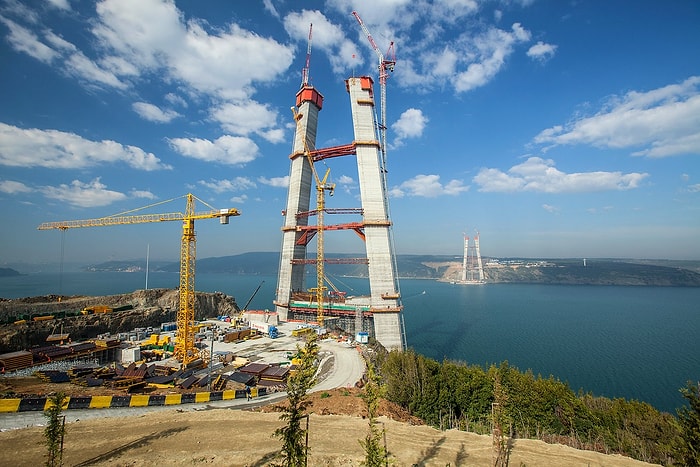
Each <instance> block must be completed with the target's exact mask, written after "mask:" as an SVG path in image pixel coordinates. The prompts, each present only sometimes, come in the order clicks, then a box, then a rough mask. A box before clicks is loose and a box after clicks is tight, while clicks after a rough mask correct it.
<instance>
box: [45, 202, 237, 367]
mask: <svg viewBox="0 0 700 467" xmlns="http://www.w3.org/2000/svg"><path fill="white" fill-rule="evenodd" d="M186 198H187V203H186V206H185V212H184V214H183V213H180V212H171V213H164V214H137V215H127V214H129V213H130V212H134V211H137V210H142V209H147V208H150V207H153V206H156V205H159V204H164V203H167V202H170V201H173V200H167V201H163V202H161V203H156V204H152V205H150V206H145V207H143V208H139V209H135V210H132V211H128V212H125V213H120V214H115V215H113V216H107V217H100V218H97V219H83V220H72V221H61V222H45V223H43V224H41V225H39V227H38V230H51V229H58V230H61V231H65V230H67V229H72V228H81V227H107V226H113V225H127V224H143V223H150V222H166V221H182V241H181V245H180V289H179V301H180V306H179V309H178V313H177V341H176V343H175V349H174V354H175V357H176V358H177V359H178V360H179V361H180V362H182V364H183V366H187V365H188V364H189V363H191V362H192V361H193V360H196V359H197V358H198V357H199V353H198V351H197V348H196V347H195V345H194V334H195V332H194V317H195V313H194V311H195V310H194V304H195V289H194V273H195V263H196V248H195V247H196V236H195V230H194V221H195V220H200V219H214V218H219V219H220V222H221V223H222V224H228V219H229V217H233V216H239V215H240V212H239V211H238V210H237V209H235V208H229V209H219V210H216V209H212V210H211V211H208V212H200V213H197V212H195V201H194V200H195V199H198V198H196V197H195V196H194V195H193V194H192V193H188V194H187V195H186ZM200 201H201V200H200ZM202 202H203V201H202ZM204 204H206V203H204Z"/></svg>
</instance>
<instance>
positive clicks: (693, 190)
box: [688, 183, 700, 193]
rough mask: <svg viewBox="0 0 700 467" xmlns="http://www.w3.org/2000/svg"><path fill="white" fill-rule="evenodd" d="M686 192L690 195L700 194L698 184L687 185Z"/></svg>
mask: <svg viewBox="0 0 700 467" xmlns="http://www.w3.org/2000/svg"><path fill="white" fill-rule="evenodd" d="M688 191H689V192H691V193H700V183H696V184H695V185H689V186H688Z"/></svg>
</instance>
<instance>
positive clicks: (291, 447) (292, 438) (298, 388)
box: [274, 333, 318, 467]
mask: <svg viewBox="0 0 700 467" xmlns="http://www.w3.org/2000/svg"><path fill="white" fill-rule="evenodd" d="M297 351H298V352H297V353H298V354H299V355H300V357H301V358H300V360H301V361H300V362H299V365H298V366H297V367H296V369H295V370H294V372H293V373H292V374H291V375H290V376H289V378H287V402H288V406H287V407H285V408H284V410H283V412H282V414H281V415H280V420H283V421H285V422H286V423H287V424H286V425H285V426H283V427H281V428H278V429H277V430H275V433H274V436H276V437H278V438H280V439H282V456H283V460H282V464H281V465H282V466H284V467H302V466H305V465H306V457H307V451H306V435H307V429H306V428H302V425H301V423H302V421H303V420H304V419H307V423H308V418H307V417H308V415H307V414H306V408H307V407H308V405H309V401H308V400H307V396H306V393H307V392H308V391H309V389H311V388H312V387H313V385H314V384H315V383H316V378H315V374H316V358H317V357H318V343H317V337H316V333H311V334H310V335H309V337H308V338H307V341H306V345H305V346H304V348H303V349H299V348H298V346H297Z"/></svg>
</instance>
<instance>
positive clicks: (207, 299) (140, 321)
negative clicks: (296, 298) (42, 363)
mask: <svg viewBox="0 0 700 467" xmlns="http://www.w3.org/2000/svg"><path fill="white" fill-rule="evenodd" d="M95 305H105V306H108V307H111V308H115V309H116V308H130V309H126V310H124V311H113V312H111V313H101V314H90V315H82V314H79V315H78V316H72V315H75V314H76V313H77V312H79V310H82V309H83V308H85V307H89V306H95ZM178 308H179V293H178V290H173V289H151V290H137V291H136V292H133V293H130V294H121V295H109V296H104V297H86V296H73V297H59V296H56V295H50V296H42V297H29V298H20V299H14V300H3V301H0V321H2V322H5V323H8V324H4V325H2V326H0V353H6V352H13V351H17V350H23V349H27V348H29V347H32V346H41V345H46V338H47V337H48V336H49V335H51V334H59V333H60V334H69V335H70V338H71V339H72V340H74V341H78V340H81V339H87V338H94V337H95V336H97V335H98V334H103V333H106V332H110V333H112V334H116V333H119V332H128V331H130V330H133V329H134V328H138V327H142V328H146V327H149V326H150V327H154V328H159V327H160V324H161V323H162V322H168V321H175V320H176V313H177V310H178ZM238 311H239V308H238V305H237V303H236V301H235V299H234V298H233V297H229V296H228V295H226V294H224V293H221V292H216V293H203V292H198V293H197V294H196V302H195V319H197V320H200V319H203V318H205V317H209V316H218V315H231V314H235V313H236V312H238ZM46 314H53V315H54V316H55V318H54V319H50V320H46V321H33V320H32V319H31V317H32V316H38V315H46ZM61 316H65V317H64V318H60V317H61ZM22 318H25V319H22ZM26 318H30V319H26ZM17 320H20V321H24V322H20V323H18V324H14V321H17Z"/></svg>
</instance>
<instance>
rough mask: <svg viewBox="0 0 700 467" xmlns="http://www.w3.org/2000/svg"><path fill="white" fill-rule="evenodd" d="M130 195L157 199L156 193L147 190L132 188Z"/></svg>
mask: <svg viewBox="0 0 700 467" xmlns="http://www.w3.org/2000/svg"><path fill="white" fill-rule="evenodd" d="M129 195H130V196H131V197H132V198H145V199H156V195H154V194H153V193H151V192H150V191H146V190H131V191H130V192H129Z"/></svg>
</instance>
